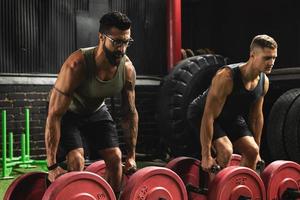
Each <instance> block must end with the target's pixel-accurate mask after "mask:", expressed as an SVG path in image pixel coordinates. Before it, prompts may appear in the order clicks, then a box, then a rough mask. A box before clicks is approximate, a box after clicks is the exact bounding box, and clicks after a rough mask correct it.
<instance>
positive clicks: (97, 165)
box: [85, 160, 106, 177]
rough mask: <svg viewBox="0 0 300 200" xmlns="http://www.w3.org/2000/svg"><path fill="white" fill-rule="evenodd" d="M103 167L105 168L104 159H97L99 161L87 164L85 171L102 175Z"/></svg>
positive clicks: (103, 172)
mask: <svg viewBox="0 0 300 200" xmlns="http://www.w3.org/2000/svg"><path fill="white" fill-rule="evenodd" d="M105 168H106V165H105V162H104V160H99V161H96V162H94V163H92V164H91V165H89V166H87V167H86V168H85V171H88V172H93V173H96V174H98V175H99V176H101V177H104V176H105Z"/></svg>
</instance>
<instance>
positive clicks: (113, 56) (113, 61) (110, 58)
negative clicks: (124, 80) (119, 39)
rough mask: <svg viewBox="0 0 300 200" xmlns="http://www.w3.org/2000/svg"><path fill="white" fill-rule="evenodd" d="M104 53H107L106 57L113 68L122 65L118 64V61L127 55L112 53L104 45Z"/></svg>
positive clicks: (117, 52)
mask: <svg viewBox="0 0 300 200" xmlns="http://www.w3.org/2000/svg"><path fill="white" fill-rule="evenodd" d="M103 51H104V53H105V56H106V58H107V60H108V62H109V63H110V64H111V65H113V66H118V65H119V64H120V63H118V62H117V59H118V58H119V59H122V57H123V56H124V55H125V53H122V52H120V51H110V50H109V49H107V48H106V46H105V45H104V44H103Z"/></svg>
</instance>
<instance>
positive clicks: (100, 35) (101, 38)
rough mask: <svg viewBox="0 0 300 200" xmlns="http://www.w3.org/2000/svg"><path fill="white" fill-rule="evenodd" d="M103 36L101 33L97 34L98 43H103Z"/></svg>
mask: <svg viewBox="0 0 300 200" xmlns="http://www.w3.org/2000/svg"><path fill="white" fill-rule="evenodd" d="M104 38H105V37H104V35H103V34H102V33H100V32H99V33H98V39H99V41H103V40H104Z"/></svg>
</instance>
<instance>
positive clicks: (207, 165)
mask: <svg viewBox="0 0 300 200" xmlns="http://www.w3.org/2000/svg"><path fill="white" fill-rule="evenodd" d="M214 165H217V163H216V160H215V159H214V158H213V157H211V156H202V160H201V167H202V169H203V170H204V171H206V172H209V170H210V169H211V168H212V167H213V166H214Z"/></svg>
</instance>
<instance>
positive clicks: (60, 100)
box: [48, 89, 71, 116]
mask: <svg viewBox="0 0 300 200" xmlns="http://www.w3.org/2000/svg"><path fill="white" fill-rule="evenodd" d="M70 103H71V97H68V96H66V95H63V94H61V93H60V92H58V91H57V90H55V89H53V90H52V92H51V96H50V101H49V108H48V109H49V110H48V112H49V113H48V115H49V116H62V115H63V114H64V113H65V112H66V111H67V110H68V108H69V105H70Z"/></svg>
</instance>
